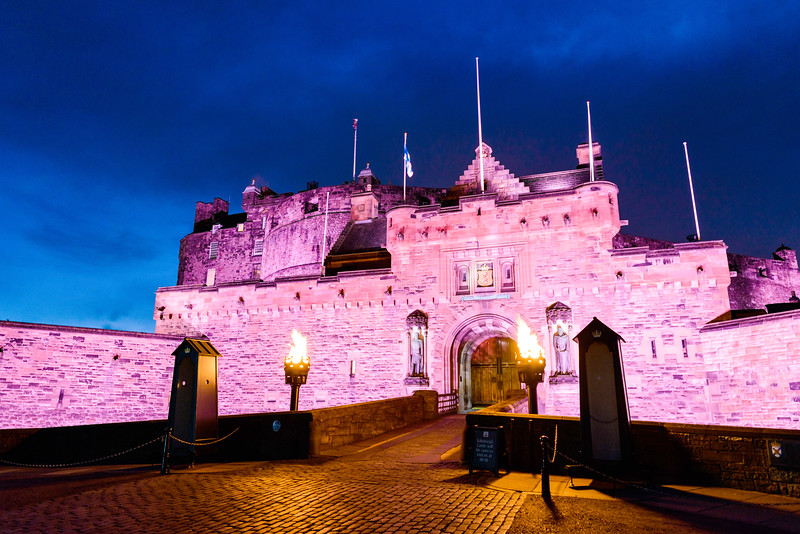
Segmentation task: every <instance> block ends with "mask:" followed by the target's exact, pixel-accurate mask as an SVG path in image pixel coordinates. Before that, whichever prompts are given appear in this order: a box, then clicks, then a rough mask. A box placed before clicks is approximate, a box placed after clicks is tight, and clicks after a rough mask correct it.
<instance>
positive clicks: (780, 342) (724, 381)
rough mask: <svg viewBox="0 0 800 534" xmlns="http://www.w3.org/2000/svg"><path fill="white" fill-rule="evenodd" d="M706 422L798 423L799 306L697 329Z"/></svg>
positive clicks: (797, 425) (793, 425)
mask: <svg viewBox="0 0 800 534" xmlns="http://www.w3.org/2000/svg"><path fill="white" fill-rule="evenodd" d="M700 335H701V338H702V342H703V353H704V362H705V366H706V377H707V380H708V395H709V403H710V406H709V408H710V412H711V414H712V422H713V423H714V424H719V425H747V426H750V425H752V424H753V423H752V421H754V420H755V421H758V422H759V426H764V427H767V428H795V429H797V428H800V310H796V311H787V312H782V313H775V314H769V315H761V316H758V317H750V318H747V319H737V320H733V321H725V322H721V323H713V324H709V325H706V326H704V327H703V328H702V330H701V331H700Z"/></svg>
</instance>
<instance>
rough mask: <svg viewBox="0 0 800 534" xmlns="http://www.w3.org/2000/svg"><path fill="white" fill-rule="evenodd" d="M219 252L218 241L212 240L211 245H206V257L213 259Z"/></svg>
mask: <svg viewBox="0 0 800 534" xmlns="http://www.w3.org/2000/svg"><path fill="white" fill-rule="evenodd" d="M218 252H219V242H218V241H212V242H211V245H209V247H208V259H209V260H215V259H217V253H218Z"/></svg>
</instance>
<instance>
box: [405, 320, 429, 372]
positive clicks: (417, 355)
mask: <svg viewBox="0 0 800 534" xmlns="http://www.w3.org/2000/svg"><path fill="white" fill-rule="evenodd" d="M424 350H425V341H424V340H423V339H422V335H421V334H420V333H419V332H418V331H417V330H416V329H414V331H413V332H411V367H410V373H409V374H410V375H411V376H425V367H424V365H423V364H424V363H425V358H424V356H423V355H424Z"/></svg>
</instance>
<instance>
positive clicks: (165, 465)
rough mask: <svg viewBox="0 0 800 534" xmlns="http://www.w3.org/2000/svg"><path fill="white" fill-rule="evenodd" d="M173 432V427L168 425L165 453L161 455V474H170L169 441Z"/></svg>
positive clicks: (165, 437)
mask: <svg viewBox="0 0 800 534" xmlns="http://www.w3.org/2000/svg"><path fill="white" fill-rule="evenodd" d="M171 434H172V427H167V434H166V435H165V436H164V454H163V455H162V456H161V474H162V475H168V474H169V442H170V439H171V438H170V436H171Z"/></svg>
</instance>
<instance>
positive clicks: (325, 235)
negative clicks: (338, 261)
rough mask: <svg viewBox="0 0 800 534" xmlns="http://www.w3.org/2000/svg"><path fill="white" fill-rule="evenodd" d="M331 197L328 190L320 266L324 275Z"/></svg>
mask: <svg viewBox="0 0 800 534" xmlns="http://www.w3.org/2000/svg"><path fill="white" fill-rule="evenodd" d="M330 198H331V192H330V191H328V193H327V194H326V195H325V229H324V230H323V231H322V247H320V248H321V250H322V265H321V267H320V268H321V269H322V276H325V249H326V248H327V247H326V246H325V242H326V241H327V240H328V200H330Z"/></svg>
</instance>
